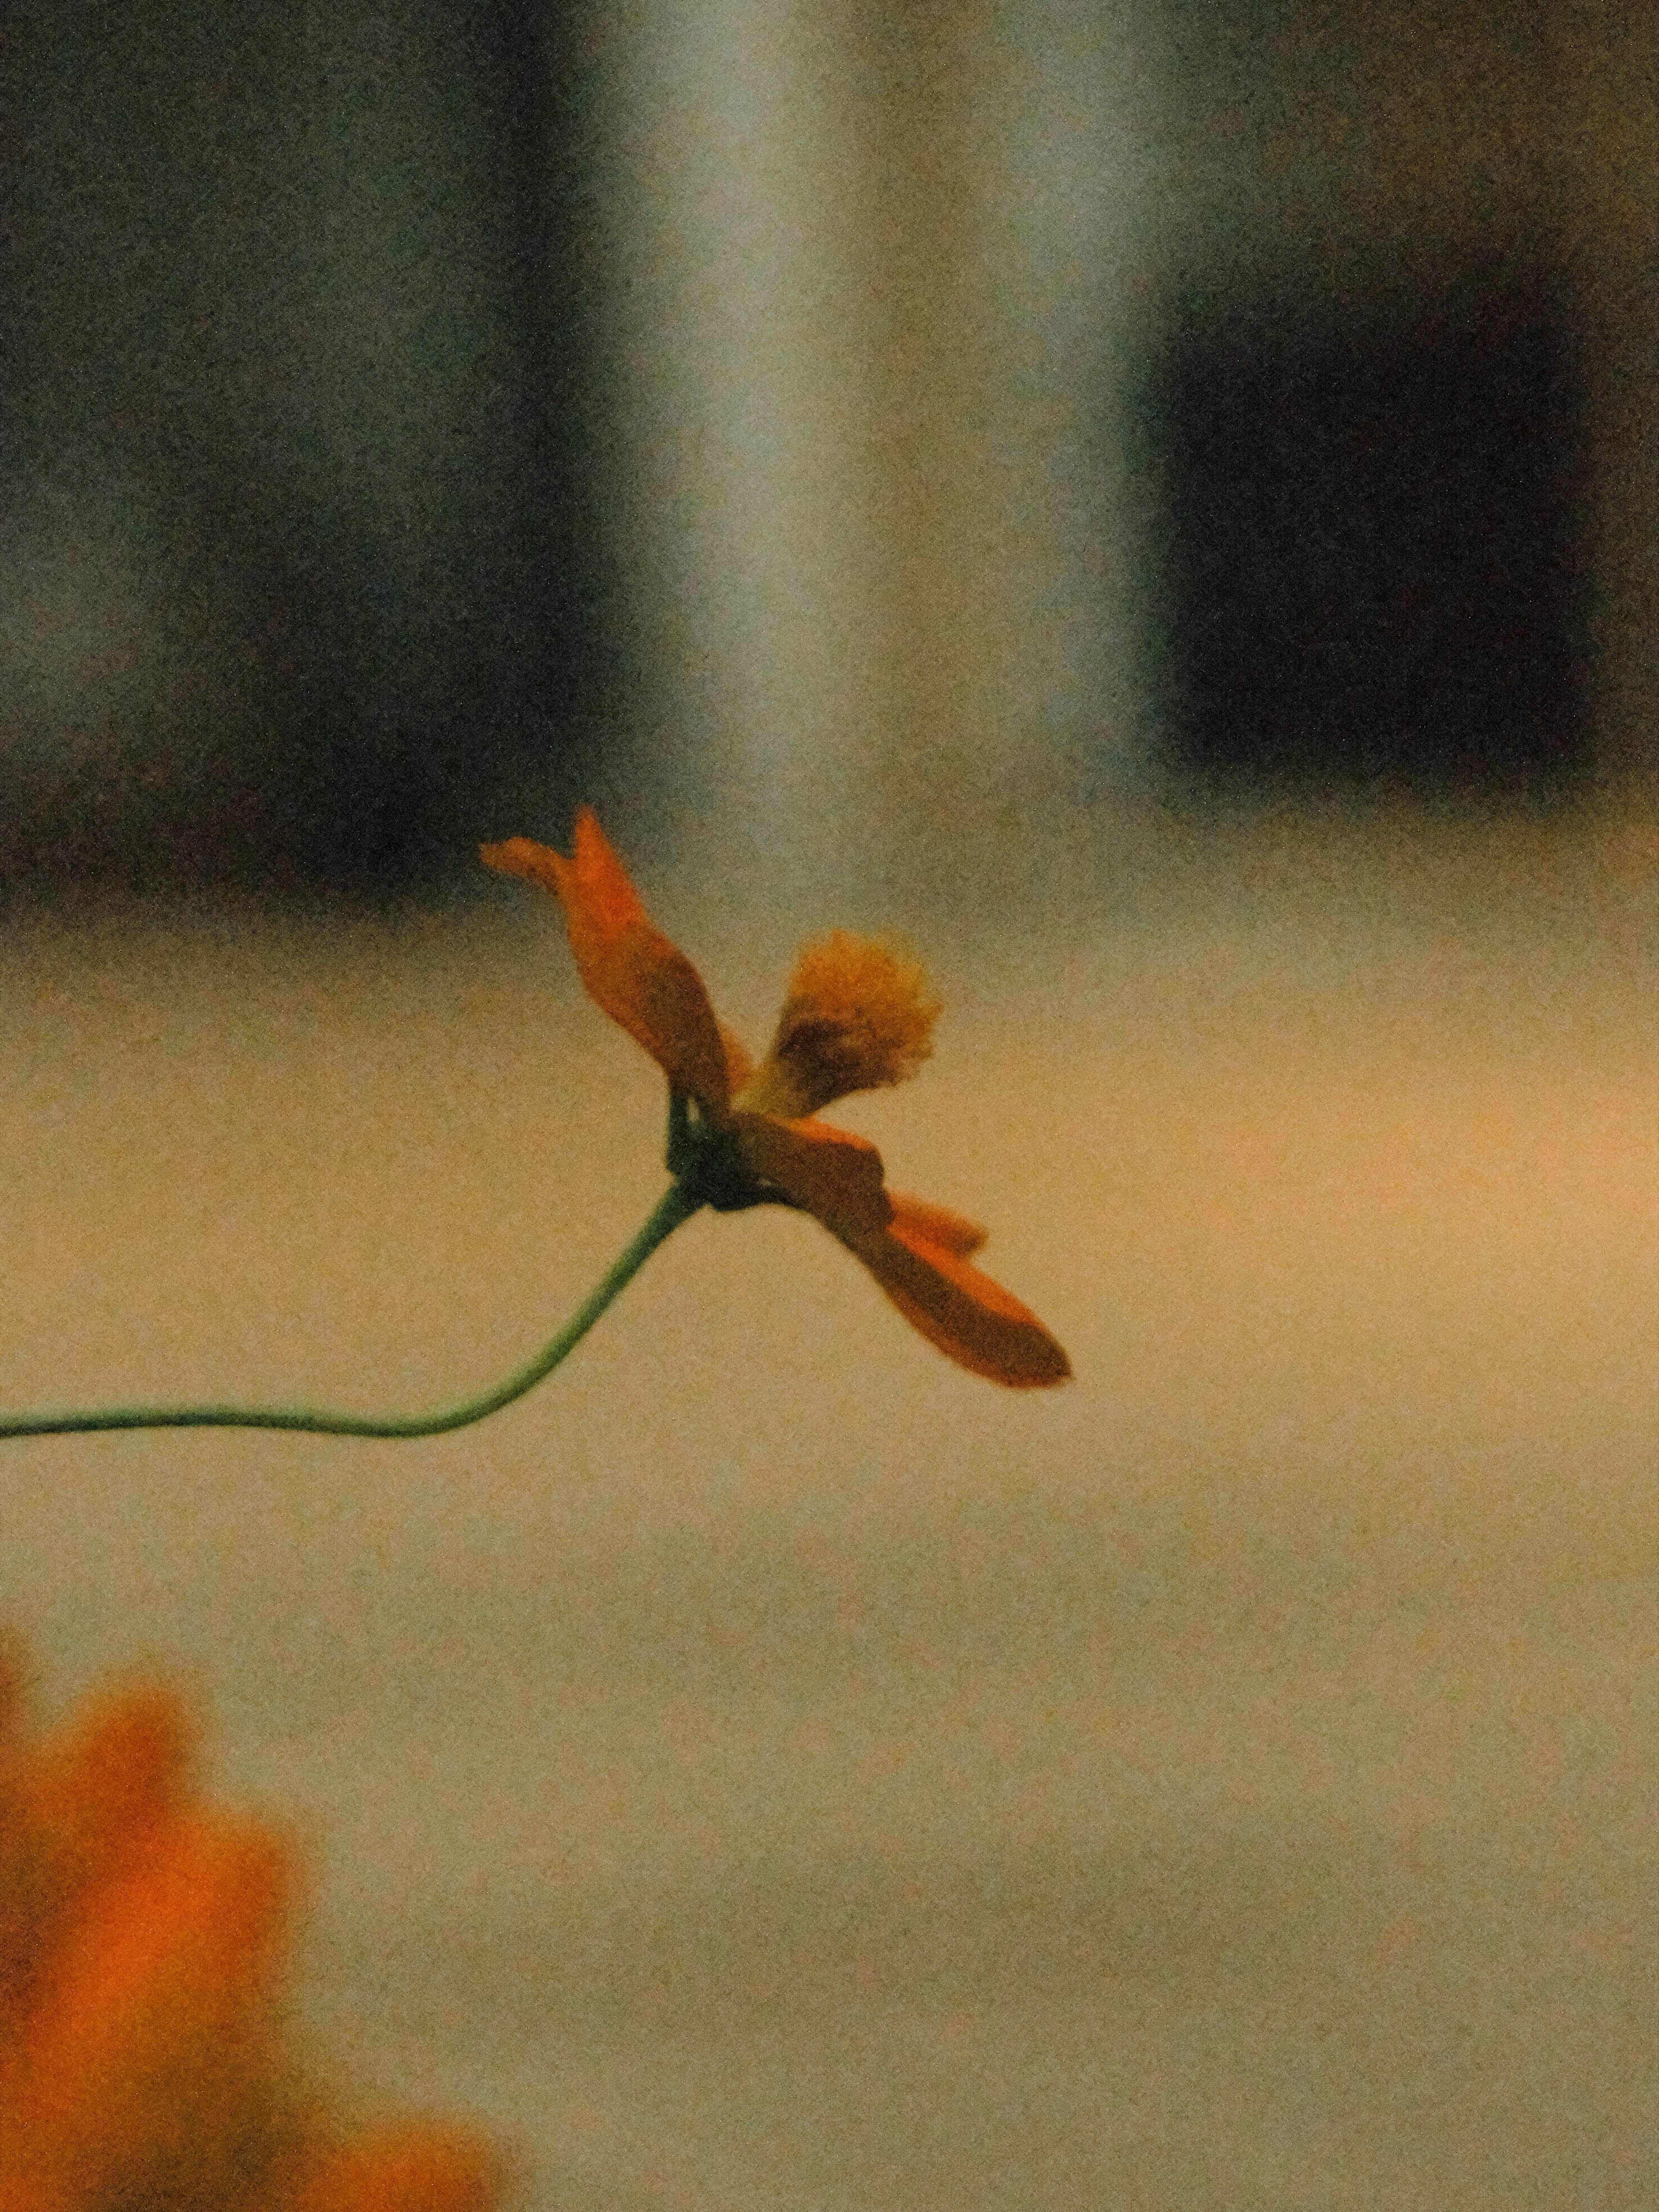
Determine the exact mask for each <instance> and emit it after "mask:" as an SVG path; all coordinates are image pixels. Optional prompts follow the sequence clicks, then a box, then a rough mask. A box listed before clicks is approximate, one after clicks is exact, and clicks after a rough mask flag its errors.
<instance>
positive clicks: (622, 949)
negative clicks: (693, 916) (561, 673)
mask: <svg viewBox="0 0 1659 2212" xmlns="http://www.w3.org/2000/svg"><path fill="white" fill-rule="evenodd" d="M478 852H479V857H480V858H481V859H482V860H483V862H484V864H485V866H487V867H491V868H495V869H498V870H499V871H500V872H501V874H503V875H507V876H521V877H523V878H525V880H526V882H528V883H533V884H541V885H542V887H543V888H544V890H550V891H551V892H552V893H553V895H554V896H555V897H556V899H557V900H558V902H559V903H560V905H561V906H562V908H563V909H564V919H565V927H566V928H567V929H568V931H569V933H570V949H571V951H573V952H574V954H575V956H576V967H577V969H578V971H579V972H580V975H581V979H582V981H583V982H584V983H585V984H586V987H587V992H588V995H589V996H590V998H592V1000H594V1001H595V1002H596V1004H598V1005H599V1006H602V1007H603V1008H604V1010H605V1012H606V1013H607V1014H609V1015H610V1017H611V1020H612V1021H613V1022H616V1023H617V1024H619V1025H620V1027H622V1028H623V1029H625V1030H627V1031H628V1034H629V1036H631V1037H632V1038H633V1039H634V1040H635V1042H636V1043H638V1044H641V1045H643V1046H644V1048H645V1049H646V1050H647V1052H648V1053H649V1054H650V1055H651V1057H652V1059H653V1060H655V1061H656V1063H657V1065H658V1066H659V1067H660V1068H661V1069H662V1071H663V1073H665V1075H666V1076H667V1078H668V1080H669V1082H670V1083H671V1084H672V1085H673V1086H674V1088H675V1090H677V1091H687V1092H689V1093H690V1096H691V1097H693V1098H695V1099H696V1102H697V1103H698V1104H699V1105H700V1106H701V1107H702V1109H703V1111H704V1112H705V1113H706V1114H707V1115H708V1116H709V1118H710V1120H711V1121H715V1122H718V1123H720V1124H722V1125H723V1124H724V1122H725V1121H726V1112H727V1108H728V1105H729V1103H730V1097H731V1091H730V1085H729V1081H728V1078H727V1073H726V1049H725V1047H724V1046H723V1045H722V1043H721V1042H720V1024H718V1023H717V1022H716V1021H715V1019H714V1008H713V1007H712V1006H710V1004H709V1002H708V992H707V991H706V990H705V989H704V988H703V984H702V977H701V976H700V975H698V973H697V971H696V969H695V968H694V967H693V966H692V965H691V963H690V961H689V960H688V959H687V958H686V957H685V955H684V953H683V952H682V951H679V949H678V946H676V945H671V944H670V943H669V941H668V939H666V938H665V936H664V935H663V934H662V933H661V932H660V931H659V929H657V928H655V927H653V924H652V922H651V921H650V918H649V917H648V915H647V913H646V911H645V908H644V907H643V906H642V905H641V902H640V895H639V893H638V892H637V891H636V890H635V888H634V886H633V884H632V883H631V882H630V880H629V875H628V871H627V870H626V869H625V868H624V867H623V864H622V862H621V861H620V860H618V859H617V855H616V854H615V853H614V852H613V851H612V849H611V845H610V843H609V842H608V840H607V839H606V837H605V832H604V831H603V830H602V829H600V827H599V819H598V817H597V816H596V815H595V814H594V812H593V811H592V808H591V807H586V806H584V807H581V808H580V809H579V810H578V812H577V815H576V828H575V838H574V850H573V857H572V858H571V859H569V860H566V859H565V858H564V856H563V854H561V853H556V852H554V851H553V849H552V848H551V847H550V846H547V845H538V844H537V843H535V842H534V841H533V840H532V839H531V838H529V837H509V838H508V839H507V842H506V843H505V844H502V845H481V846H480V847H479V848H478Z"/></svg>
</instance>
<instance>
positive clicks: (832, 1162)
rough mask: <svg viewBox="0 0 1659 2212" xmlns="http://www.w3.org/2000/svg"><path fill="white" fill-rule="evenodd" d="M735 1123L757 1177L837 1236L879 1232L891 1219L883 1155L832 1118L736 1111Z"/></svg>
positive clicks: (740, 1141)
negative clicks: (838, 1126)
mask: <svg viewBox="0 0 1659 2212" xmlns="http://www.w3.org/2000/svg"><path fill="white" fill-rule="evenodd" d="M732 1127H733V1128H735V1129H736V1131H737V1133H738V1143H739V1144H740V1145H741V1146H742V1147H743V1155H744V1158H745V1159H746V1160H747V1161H748V1163H749V1164H750V1167H751V1168H752V1169H753V1170H754V1171H755V1173H756V1174H757V1176H761V1177H762V1178H763V1180H764V1181H765V1182H775V1183H776V1185H777V1187H778V1188H779V1189H780V1190H781V1191H782V1192H783V1193H784V1194H785V1195H786V1196H787V1197H788V1198H790V1199H793V1201H794V1203H795V1204H796V1205H797V1206H804V1207H805V1210H806V1212H808V1213H815V1214H817V1218H818V1219H819V1220H820V1221H821V1222H823V1225H824V1227H825V1228H826V1229H831V1230H833V1231H835V1233H836V1236H837V1237H860V1236H874V1235H877V1234H878V1233H879V1231H881V1230H882V1229H883V1228H884V1227H885V1225H886V1224H887V1223H888V1222H889V1221H890V1219H891V1218H892V1212H893V1209H892V1206H891V1205H890V1203H889V1200H888V1197H887V1194H886V1192H885V1191H884V1189H883V1188H882V1169H881V1154H880V1153H879V1152H878V1151H877V1150H876V1148H875V1146H873V1145H872V1144H870V1143H868V1142H866V1139H864V1138H862V1137H854V1136H853V1135H851V1134H850V1133H848V1131H847V1130H845V1129H832V1128H831V1127H830V1126H829V1123H828V1122H827V1121H774V1120H773V1119H772V1117H771V1115H769V1114H745V1113H742V1112H740V1111H736V1110H734V1111H733V1113H732Z"/></svg>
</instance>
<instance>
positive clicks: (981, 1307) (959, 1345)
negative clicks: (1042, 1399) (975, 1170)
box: [829, 1200, 1072, 1390]
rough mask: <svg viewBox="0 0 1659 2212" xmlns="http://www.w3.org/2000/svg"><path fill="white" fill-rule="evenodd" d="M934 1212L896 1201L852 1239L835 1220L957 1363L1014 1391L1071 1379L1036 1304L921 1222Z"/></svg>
mask: <svg viewBox="0 0 1659 2212" xmlns="http://www.w3.org/2000/svg"><path fill="white" fill-rule="evenodd" d="M924 1212H927V1213H931V1212H933V1208H932V1207H927V1208H923V1207H921V1206H919V1204H918V1203H917V1202H916V1201H915V1200H909V1201H906V1202H904V1204H903V1206H902V1210H901V1207H900V1206H898V1205H896V1206H895V1208H894V1218H893V1219H892V1220H891V1221H890V1223H888V1225H886V1227H885V1228H883V1229H879V1230H877V1231H873V1232H868V1231H866V1232H865V1233H862V1234H854V1235H852V1236H848V1234H847V1232H846V1231H844V1230H842V1229H840V1228H836V1225H835V1224H834V1223H833V1222H831V1223H830V1224H829V1226H830V1227H831V1228H833V1229H835V1230H836V1235H837V1236H838V1237H840V1238H841V1241H842V1243H843V1244H845V1245H846V1246H847V1248H848V1251H850V1252H854V1253H855V1254H856V1255H858V1257H859V1258H860V1260H862V1261H863V1262H864V1264H865V1266H866V1267H867V1268H868V1269H869V1270H870V1272H871V1273H872V1275H873V1276H874V1277H875V1279H876V1280H877V1281H878V1283H879V1284H880V1285H881V1287H882V1288H883V1290H884V1291H886V1293H887V1295H888V1297H890V1299H891V1300H892V1302H893V1304H895V1305H896V1307H897V1308H898V1310H899V1311H900V1312H901V1313H902V1315H903V1316H904V1318H905V1319H906V1321H908V1322H909V1323H910V1324H911V1326H912V1328H916V1329H919V1330H920V1331H921V1334H922V1335H923V1336H925V1337H926V1338H927V1341H928V1342H929V1343H930V1344H932V1345H934V1346H937V1347H938V1349H939V1351H940V1352H945V1354H946V1355H947V1356H948V1357H949V1358H951V1359H954V1360H955V1361H956V1362H957V1365H958V1366H961V1367H966V1368H969V1370H971V1371H972V1372H973V1373H974V1374H975V1375H983V1376H987V1377H988V1378H989V1379H990V1381H992V1382H993V1383H1006V1384H1007V1385H1008V1386H1009V1387H1010V1388H1011V1389H1026V1390H1029V1389H1040V1388H1042V1386H1043V1385H1045V1384H1048V1383H1064V1382H1065V1381H1066V1378H1067V1376H1069V1375H1070V1374H1071V1371H1072V1363H1071V1362H1070V1360H1069V1359H1067V1358H1066V1354H1065V1353H1064V1352H1062V1351H1061V1349H1060V1346H1059V1345H1058V1344H1057V1343H1056V1342H1055V1341H1054V1338H1053V1337H1052V1336H1050V1334H1048V1330H1047V1329H1046V1328H1044V1327H1043V1326H1042V1322H1040V1321H1039V1320H1038V1319H1037V1317H1036V1315H1035V1314H1034V1313H1033V1312H1032V1311H1031V1310H1030V1308H1029V1307H1028V1306H1023V1305H1022V1304H1020V1302H1019V1300H1018V1298H1017V1297H1013V1296H1012V1295H1011V1293H1010V1292H1008V1291H1005V1290H1004V1289H1003V1287H1002V1285H1001V1284H1000V1283H994V1282H993V1281H992V1280H991V1278H990V1277H989V1276H988V1275H985V1274H981V1273H980V1271H979V1269H978V1268H977V1267H973V1266H972V1265H970V1263H969V1261H967V1260H966V1259H964V1258H963V1256H962V1255H961V1253H960V1252H958V1251H953V1250H952V1249H951V1247H950V1245H949V1244H948V1243H939V1242H935V1241H934V1240H933V1239H932V1238H930V1237H928V1236H927V1235H926V1234H925V1233H924V1232H923V1231H922V1230H921V1227H919V1226H918V1218H919V1216H920V1215H921V1214H922V1213H924ZM946 1219H947V1221H951V1222H953V1221H955V1219H956V1217H955V1216H953V1215H947V1216H946ZM960 1226H962V1227H965V1226H966V1225H965V1224H962V1225H960Z"/></svg>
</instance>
